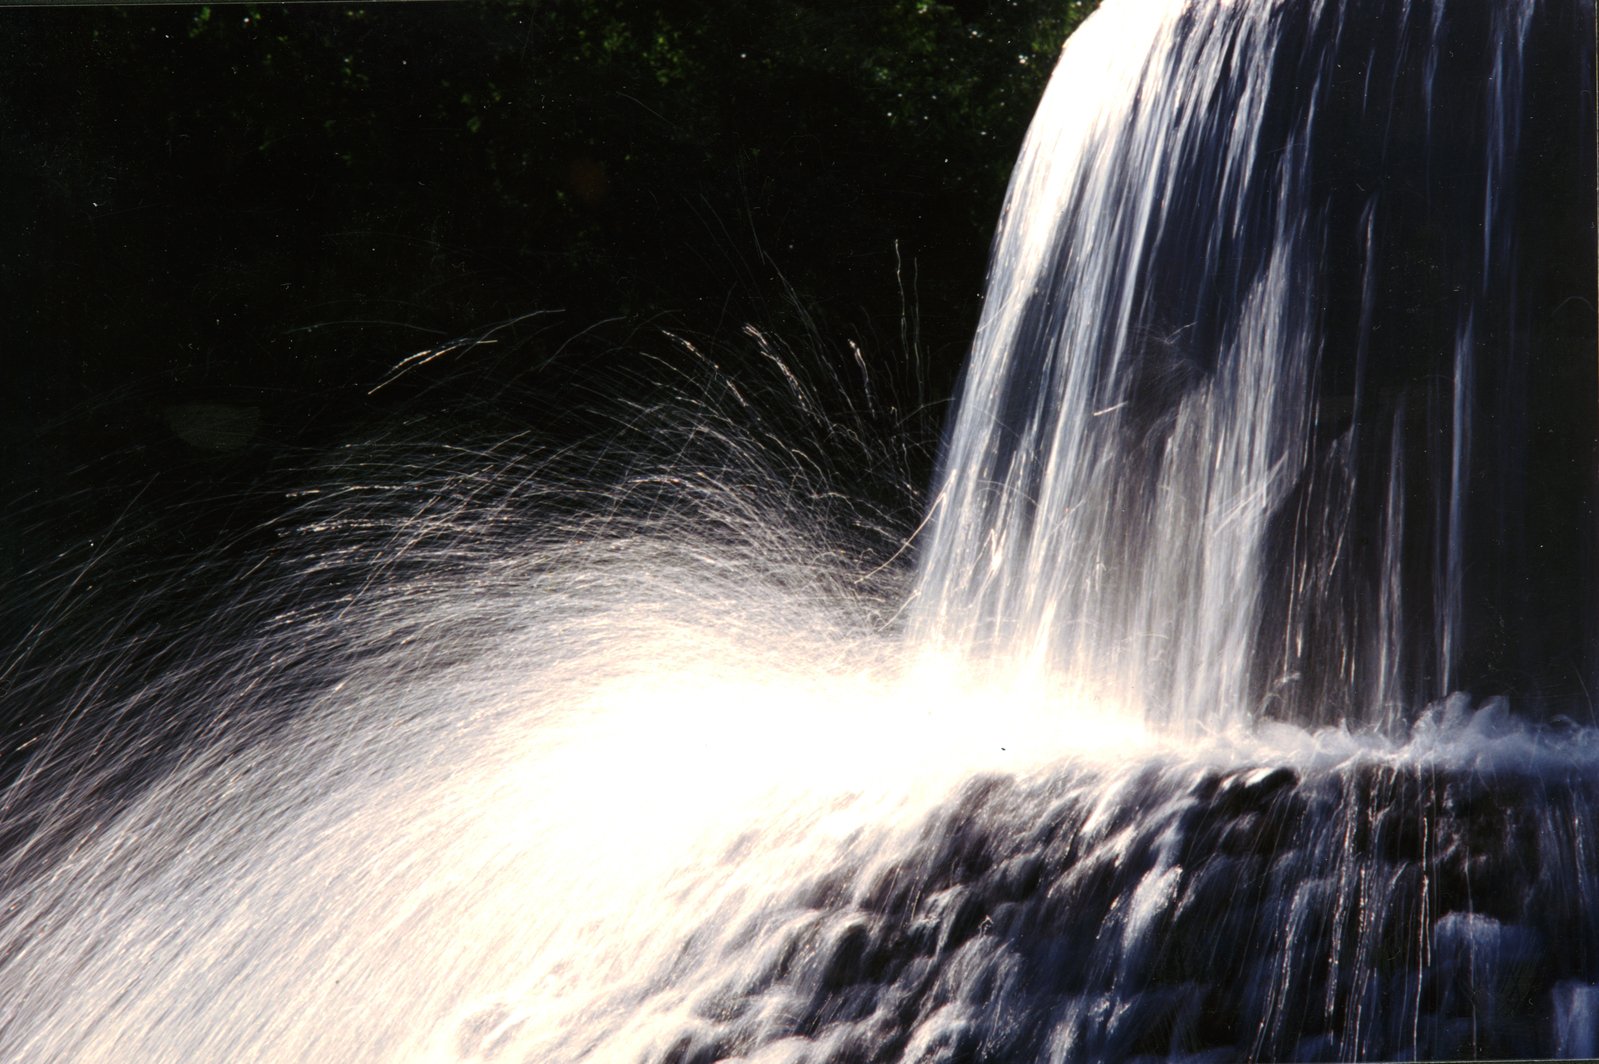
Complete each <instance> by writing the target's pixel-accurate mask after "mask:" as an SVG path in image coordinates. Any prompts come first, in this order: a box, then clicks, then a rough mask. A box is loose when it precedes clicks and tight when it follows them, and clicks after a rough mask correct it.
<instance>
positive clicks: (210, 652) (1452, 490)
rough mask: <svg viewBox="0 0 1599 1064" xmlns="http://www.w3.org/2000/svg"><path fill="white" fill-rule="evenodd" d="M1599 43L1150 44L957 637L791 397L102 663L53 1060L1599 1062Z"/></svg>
mask: <svg viewBox="0 0 1599 1064" xmlns="http://www.w3.org/2000/svg"><path fill="white" fill-rule="evenodd" d="M1592 26H1593V8H1592V5H1591V4H1589V3H1585V2H1583V0H1509V2H1506V3H1503V4H1494V5H1480V4H1475V3H1467V2H1466V0H1435V2H1433V3H1426V2H1421V0H1414V2H1412V0H1391V2H1378V0H1344V2H1335V0H1322V2H1311V3H1305V4H1298V3H1277V2H1270V0H1227V2H1221V0H1218V2H1216V3H1181V2H1164V0H1163V2H1156V0H1121V2H1116V0H1112V2H1111V3H1109V4H1107V6H1106V9H1105V10H1104V11H1102V12H1101V13H1099V14H1097V15H1096V16H1094V17H1093V19H1091V20H1090V22H1089V23H1088V24H1087V25H1086V26H1085V28H1084V29H1083V30H1082V31H1081V33H1080V34H1079V36H1077V37H1076V38H1074V40H1073V42H1072V43H1071V44H1070V46H1069V47H1068V49H1067V52H1066V55H1065V57H1064V59H1063V63H1062V67H1061V69H1060V71H1059V72H1058V73H1057V76H1056V79H1055V81H1054V83H1053V85H1052V87H1051V89H1050V92H1049V96H1048V98H1047V99H1046V101H1045V104H1044V106H1043V108H1042V109H1041V111H1040V116H1039V118H1038V120H1037V122H1036V124H1035V128H1034V130H1033V132H1032V134H1031V136H1030V139H1029V143H1028V147H1027V149H1026V151H1025V153H1024V156H1023V160H1022V163H1021V165H1020V166H1019V168H1018V171H1017V176H1016V178H1015V180H1014V183H1013V188H1012V191H1011V195H1010V199H1009V205H1008V207H1007V214H1006V218H1005V220H1004V223H1003V226H1002V232H1001V235H1000V238H999V240H998V242H997V246H996V259H995V266H994V273H993V279H992V284H991V290H990V297H989V302H988V305H987V311H986V314H985V317H984V320H983V323H982V327H981V331H980V334H979V337H978V341H977V344H976V349H975V352H974V357H973V363H972V366H971V369H970V372H969V380H968V383H967V391H966V394H965V396H964V397H963V399H962V404H961V407H960V417H959V420H958V422H957V424H956V426H955V428H954V430H953V432H952V435H951V437H950V443H949V446H948V451H947V454H946V456H945V460H944V472H943V474H942V479H941V482H940V487H939V491H938V495H937V500H936V502H935V504H934V508H933V512H932V515H931V522H930V532H929V535H928V538H927V541H926V543H925V544H924V545H923V546H922V548H921V549H922V551H923V556H922V563H921V568H920V571H919V573H918V574H917V575H916V577H915V579H914V581H912V580H910V579H909V578H908V577H907V576H906V575H905V574H904V573H902V572H901V570H899V569H898V568H896V566H895V565H894V564H892V558H891V555H892V554H893V553H894V550H895V543H894V536H895V535H896V534H901V533H902V531H903V530H900V532H899V533H897V532H896V530H895V525H894V522H893V521H892V520H887V521H879V520H876V519H875V518H873V517H872V516H871V514H869V513H868V512H867V508H866V507H864V506H863V505H857V504H852V503H850V502H849V500H848V498H847V497H846V494H847V492H848V489H849V488H850V487H851V484H852V482H853V481H852V476H854V475H855V474H857V473H859V472H860V470H861V469H864V468H866V465H864V464H862V465H857V466H854V467H852V466H850V465H849V462H847V461H843V462H840V463H836V464H833V465H830V464H829V463H830V462H832V461H833V458H834V457H836V453H837V451H838V450H840V449H845V450H848V449H851V448H856V447H858V445H859V441H861V440H866V439H870V437H871V430H870V426H868V425H865V424H864V423H862V424H849V425H844V424H840V423H838V422H836V421H834V422H824V419H822V418H821V417H820V416H819V415H818V416H812V414H813V412H814V411H816V410H819V409H821V406H820V405H819V404H816V403H814V402H813V401H812V399H813V397H812V396H811V395H809V394H808V393H806V392H805V390H804V387H803V386H802V384H801V383H800V378H799V376H797V375H796V374H795V373H793V372H790V367H789V366H787V365H783V364H781V360H778V368H779V369H780V370H781V371H782V372H781V373H780V374H779V375H778V377H780V378H781V379H782V380H783V381H784V382H785V384H784V385H783V387H781V388H778V387H773V388H769V389H765V390H764V396H765V398H764V400H763V399H761V398H758V397H754V396H752V395H751V394H749V393H753V392H755V391H759V390H760V389H753V388H751V387H750V386H749V385H748V384H747V382H740V385H742V387H740V386H735V385H733V384H730V383H728V382H719V384H718V386H719V388H720V392H719V394H718V395H711V394H709V393H707V394H705V395H701V396H696V397H694V398H692V399H691V400H690V401H689V402H688V403H686V404H685V405H684V408H683V411H682V412H681V413H680V414H679V415H676V416H674V417H667V416H655V415H652V416H650V417H644V416H635V417H633V419H632V422H633V423H632V425H631V429H632V431H635V432H637V431H645V432H652V433H653V435H654V438H653V439H652V440H650V441H648V442H647V444H646V445H644V446H642V447H639V446H636V445H637V442H638V441H637V440H629V438H628V437H626V435H625V434H624V435H622V436H621V437H620V438H619V441H616V442H613V445H612V446H610V447H608V448H604V447H602V448H596V449H595V450H594V451H593V453H587V452H585V453H584V454H581V455H575V456H574V455H565V456H554V457H552V456H549V455H540V454H539V453H537V452H536V451H535V452H533V453H531V454H529V453H521V454H517V453H514V451H515V448H514V447H512V446H506V447H501V448H498V449H487V450H478V451H474V450H470V449H466V448H462V447H459V446H451V447H418V448H398V449H396V450H393V451H388V450H383V449H374V450H373V451H372V452H371V457H369V458H360V459H351V460H350V463H349V464H350V468H347V469H342V470H336V471H335V472H334V473H332V474H330V476H329V478H328V480H327V482H326V483H325V484H324V485H323V486H321V487H320V488H316V489H312V490H310V491H308V493H307V494H306V496H305V498H304V500H303V502H302V503H301V504H300V508H299V509H298V510H297V511H296V512H295V514H294V515H293V517H292V519H291V520H290V521H289V522H288V523H287V524H286V525H285V528H284V534H283V535H282V536H281V537H280V538H279V540H278V546H276V547H275V548H273V549H272V550H270V551H268V552H267V555H266V556H265V557H263V558H261V559H258V560H254V561H252V562H251V563H249V564H248V565H246V566H244V567H242V569H239V570H238V571H235V570H233V569H230V568H228V567H227V566H225V565H222V564H220V563H218V564H217V565H215V566H213V567H212V568H210V569H207V570H206V571H205V572H203V573H200V574H190V576H189V579H190V580H193V581H196V582H201V581H203V582H204V585H205V586H207V587H208V588H209V589H210V590H209V591H208V593H207V597H206V604H205V606H204V608H202V609H199V610H198V612H197V613H195V614H192V615H185V614H183V613H182V611H181V610H180V611H178V612H177V613H176V614H173V615H172V616H168V615H166V614H161V613H159V611H158V612H157V614H156V620H155V621H154V622H152V624H151V625H150V626H149V627H143V626H141V622H140V619H139V617H138V616H137V615H136V616H134V618H133V619H132V620H130V621H128V622H127V623H125V624H122V625H121V626H120V627H119V626H116V625H113V626H112V628H111V629H109V631H108V632H102V631H100V630H98V629H96V628H94V627H93V623H92V622H84V621H82V620H79V621H76V622H71V623H76V624H78V625H79V627H80V629H81V634H82V638H81V639H80V641H79V642H80V648H79V650H78V651H77V652H76V656H73V655H66V656H63V657H62V658H61V660H59V661H56V660H51V661H41V660H39V658H38V657H37V656H36V657H35V658H27V659H23V660H22V661H20V662H18V663H15V664H13V666H12V667H11V670H10V672H9V674H8V683H9V684H10V685H11V687H12V690H13V692H21V694H20V695H18V694H13V699H15V698H19V697H26V696H27V695H28V694H29V693H30V692H38V693H40V694H39V697H41V698H43V697H44V696H45V694H46V693H48V694H49V696H50V698H51V699H52V701H50V702H49V703H48V705H47V707H46V709H45V710H43V711H36V712H35V713H34V715H33V719H36V720H41V721H44V722H45V725H44V726H43V727H42V728H41V729H40V730H39V731H38V733H37V734H35V735H31V736H29V737H28V739H27V744H26V747H25V749H24V750H23V751H22V755H23V759H22V760H20V761H19V764H20V768H19V769H18V770H17V772H16V774H15V777H14V779H13V781H12V782H11V784H10V785H9V787H8V789H7V791H6V792H5V796H4V800H3V805H0V845H3V846H4V850H3V857H0V914H3V915H0V1058H3V1059H6V1060H27V1061H79V1060H107V1061H111V1060H116V1061H122V1060H171V1061H192V1060H218V1061H220V1060H228V1061H234V1060H341V1061H342V1060H362V1059H366V1060H383V1061H388V1060H408V1059H414V1060H496V1061H540V1062H544V1061H596V1062H601V1061H603V1062H610V1061H648V1062H651V1064H690V1062H710V1061H722V1060H728V1061H732V1060H739V1061H747V1062H761V1064H777V1062H794V1064H797V1062H801V1061H805V1062H817V1064H819V1062H824V1061H825V1062H849V1061H861V1062H868V1061H869V1062H879V1061H881V1062H888V1061H920V1062H935V1061H937V1062H945V1064H956V1062H962V1061H994V1062H1014V1061H1030V1060H1051V1061H1056V1060H1073V1061H1075V1060H1081V1061H1098V1060H1111V1059H1127V1058H1134V1057H1152V1058H1164V1057H1172V1058H1185V1059H1205V1060H1217V1061H1221V1060H1235V1059H1241V1058H1246V1057H1247V1058H1272V1059H1281V1058H1290V1059H1339V1058H1343V1059H1348V1058H1361V1057H1422V1056H1494V1055H1501V1056H1502V1055H1529V1056H1549V1055H1581V1054H1592V1053H1595V1052H1599V927H1596V920H1595V916H1596V915H1599V865H1596V855H1599V817H1596V814H1599V772H1596V769H1599V739H1596V738H1595V733H1594V732H1593V731H1592V730H1591V729H1589V728H1586V727H1581V726H1578V725H1576V724H1573V723H1571V721H1570V719H1567V718H1569V717H1583V716H1586V715H1587V714H1588V711H1587V707H1586V704H1585V703H1583V702H1581V701H1579V700H1577V699H1576V698H1574V697H1573V691H1575V690H1577V689H1579V688H1580V687H1581V685H1582V684H1583V683H1586V682H1588V680H1589V679H1590V678H1591V676H1592V670H1591V668H1590V666H1591V665H1592V664H1593V662H1592V658H1591V650H1590V649H1589V646H1590V644H1591V642H1592V640H1591V636H1592V635H1593V630H1592V626H1591V624H1590V615H1591V614H1592V612H1593V610H1592V607H1593V601H1592V595H1591V591H1592V588H1593V582H1592V580H1591V579H1589V577H1590V575H1591V574H1590V573H1589V572H1588V569H1587V568H1586V567H1587V566H1588V565H1589V564H1590V563H1589V561H1588V560H1587V554H1586V553H1585V551H1586V545H1589V544H1591V540H1592V536H1591V535H1590V533H1591V532H1592V525H1591V517H1588V516H1583V515H1584V513H1585V510H1584V507H1587V506H1588V505H1589V504H1590V503H1591V500H1592V490H1591V489H1592V484H1591V483H1590V481H1591V480H1592V477H1591V475H1590V474H1591V473H1592V461H1593V440H1592V434H1593V429H1592V425H1593V418H1592V410H1591V408H1592V407H1593V406H1594V396H1595V394H1596V391H1595V389H1594V387H1593V382H1592V380H1591V377H1592V375H1593V371H1594V367H1593V365H1592V362H1593V360H1592V357H1591V356H1592V334H1593V321H1592V305H1591V303H1588V304H1587V305H1586V311H1582V305H1581V301H1582V300H1584V299H1588V298H1590V297H1591V294H1592V290H1593V288H1594V284H1593V280H1594V270H1593V263H1592V256H1593V248H1592V230H1593V217H1592V210H1593V201H1592V198H1591V195H1589V194H1588V193H1590V192H1591V188H1592V172H1591V166H1592V151H1591V148H1592V139H1591V138H1592V122H1591V103H1592V101H1591V99H1590V100H1589V101H1588V106H1589V108H1590V111H1588V112H1584V113H1583V114H1581V115H1578V116H1577V117H1576V118H1575V119H1573V118H1572V116H1571V110H1572V107H1571V103H1572V101H1573V100H1575V99H1576V98H1577V96H1578V88H1580V87H1582V86H1589V85H1591V84H1592V47H1593V33H1592ZM1584 72H1586V80H1584V77H1583V75H1584ZM1574 86H1575V87H1576V88H1574ZM1568 134H1569V136H1567V135H1568ZM1584 145H1586V146H1587V149H1589V150H1588V151H1587V153H1586V161H1584V162H1581V163H1580V165H1576V166H1575V173H1573V172H1572V170H1573V167H1572V166H1568V165H1567V164H1568V163H1569V162H1570V161H1571V160H1572V159H1575V158H1577V157H1578V156H1579V155H1581V149H1582V148H1583V146H1584ZM1557 149H1558V150H1557ZM1350 153H1352V154H1350ZM1583 181H1587V182H1588V186H1587V190H1586V191H1585V192H1584V193H1583V195H1581V196H1578V197H1573V196H1571V195H1570V194H1569V193H1570V192H1571V189H1572V186H1573V183H1578V184H1580V183H1581V182H1583ZM1567 205H1574V206H1570V207H1568V206H1567ZM1550 215H1553V217H1550ZM1573 233H1575V234H1576V235H1575V236H1573V235H1572V234H1573ZM1584 241H1586V243H1584ZM1574 299H1575V300H1577V302H1575V303H1574V302H1573V300H1574ZM1584 338H1586V340H1585V339H1584ZM755 339H756V340H757V341H760V342H762V343H764V339H763V338H761V337H759V336H758V335H756V336H755ZM1583 342H1586V343H1587V344H1588V347H1587V348H1586V349H1585V350H1582V351H1581V352H1580V353H1579V355H1578V356H1573V355H1572V352H1573V350H1576V349H1577V348H1578V347H1580V346H1581V344H1582V343H1583ZM774 379H776V378H774ZM763 401H764V402H765V403H766V404H768V405H769V406H773V407H775V406H777V405H780V404H786V405H787V406H788V407H789V408H791V409H790V410H789V411H788V412H787V413H785V414H780V415H774V416H772V417H769V418H768V417H765V416H764V415H763V414H762V413H761V412H760V407H761V405H762V402H763ZM1579 410H1580V411H1582V412H1581V413H1579V412H1578V411H1579ZM785 419H786V420H785ZM797 423H804V424H806V425H808V426H809V428H808V431H809V432H811V435H810V436H808V437H807V438H806V439H803V440H801V439H795V438H791V437H789V436H787V435H785V434H784V433H783V432H782V431H779V429H778V427H779V426H784V425H788V426H792V425H794V424H797ZM650 426H655V428H654V429H651V428H650ZM513 443H515V441H513ZM866 449H867V450H872V448H871V447H870V446H868V447H867V448H866ZM646 452H647V453H646ZM1568 452H1569V453H1568ZM358 453H365V452H358ZM629 453H634V454H635V457H634V458H632V459H624V460H622V461H620V462H618V461H617V458H616V456H617V455H619V454H622V455H627V454H629ZM871 457H872V456H871V455H868V457H867V459H866V460H865V461H866V462H868V463H869V461H870V459H871ZM363 463H365V464H363ZM852 469H853V470H854V471H855V472H854V473H851V470H852ZM574 471H576V472H574ZM1577 545H1582V546H1583V549H1582V550H1579V549H1576V546H1577ZM885 559H886V561H885ZM1553 563H1558V565H1557V566H1556V568H1555V569H1554V570H1553V571H1550V570H1549V569H1548V568H1547V567H1548V566H1549V565H1550V564H1553ZM908 585H911V586H908ZM152 601H153V600H152ZM907 603H908V605H907ZM136 606H137V603H136ZM173 617H176V618H177V621H174V620H173ZM1485 618H1486V619H1485ZM179 622H181V623H179ZM162 624H166V625H167V627H168V630H166V631H161V630H160V626H161V625H162ZM69 627H70V624H69ZM51 645H55V644H51ZM1460 688H1464V689H1469V690H1472V691H1475V692H1476V695H1475V696H1468V695H1465V694H1460V693H1455V692H1456V691H1457V689H1460ZM63 692H64V693H63ZM1499 696H1504V697H1499Z"/></svg>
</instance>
